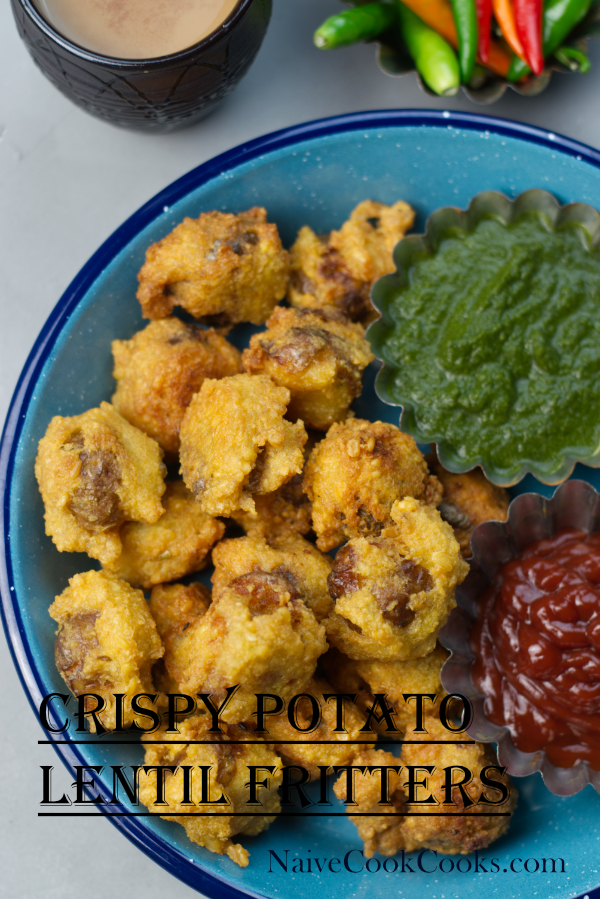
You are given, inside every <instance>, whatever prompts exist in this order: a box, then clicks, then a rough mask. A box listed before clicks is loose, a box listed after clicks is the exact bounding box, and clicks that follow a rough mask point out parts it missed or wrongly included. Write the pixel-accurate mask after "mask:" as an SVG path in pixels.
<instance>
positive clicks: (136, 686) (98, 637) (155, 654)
mask: <svg viewBox="0 0 600 899" xmlns="http://www.w3.org/2000/svg"><path fill="white" fill-rule="evenodd" d="M49 612H50V616H51V617H52V618H53V619H54V620H55V621H56V622H57V623H58V625H59V628H58V631H57V637H56V644H55V658H56V666H57V668H58V671H59V673H60V675H61V677H62V678H63V680H64V681H65V683H66V684H67V686H68V687H69V689H70V690H71V692H72V693H74V694H75V696H79V695H80V694H82V693H96V694H98V695H99V696H101V697H102V698H103V699H104V701H105V709H104V711H102V712H99V713H98V719H99V721H100V722H101V723H102V725H103V727H105V728H106V729H107V730H114V728H115V727H116V717H115V716H116V702H115V697H114V694H115V693H124V694H125V696H126V697H127V698H128V699H129V700H131V698H132V697H133V696H135V695H136V694H137V693H152V692H153V688H152V678H151V675H150V670H151V666H152V663H153V662H154V661H156V659H159V658H160V657H161V656H162V655H163V652H164V650H163V646H162V643H161V640H160V637H159V635H158V632H157V629H156V625H155V623H154V620H153V618H152V616H151V615H150V612H149V610H148V605H147V603H146V600H145V599H144V594H143V593H142V591H141V590H134V589H133V588H132V587H130V586H129V584H126V583H125V582H124V581H121V580H119V579H118V578H116V577H115V576H114V575H112V574H110V573H109V572H107V571H88V572H86V573H85V574H76V575H75V576H74V577H72V578H71V579H70V581H69V586H68V587H67V588H66V589H65V590H63V592H62V593H61V594H60V596H57V597H56V599H55V600H54V602H53V603H52V605H51V606H50V609H49ZM133 718H134V715H133V713H132V711H131V706H130V704H129V702H127V701H126V702H125V703H124V708H123V725H124V726H127V725H128V724H131V723H132V721H133ZM91 730H92V731H94V730H95V726H94V724H93V721H92V723H91Z"/></svg>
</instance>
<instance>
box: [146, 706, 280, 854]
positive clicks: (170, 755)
mask: <svg viewBox="0 0 600 899" xmlns="http://www.w3.org/2000/svg"><path fill="white" fill-rule="evenodd" d="M210 726H211V718H210V716H209V715H201V714H195V715H191V716H190V717H188V718H185V719H184V720H183V721H181V722H179V724H178V727H179V733H170V732H168V731H167V729H166V728H167V725H166V724H163V725H162V727H161V728H160V729H159V730H158V731H155V732H154V733H152V734H148V735H147V736H145V737H142V740H144V739H146V740H148V741H150V740H151V741H157V740H160V741H164V742H161V744H160V745H153V744H151V743H148V745H146V755H145V759H144V765H145V766H156V765H166V766H175V767H176V771H175V773H172V772H171V771H166V772H165V774H164V797H165V801H166V803H167V806H165V805H164V804H163V805H157V804H156V792H157V782H156V778H157V771H156V770H154V771H149V772H148V773H146V772H142V771H140V781H139V782H140V789H139V797H140V800H141V802H143V803H144V805H145V806H146V807H147V808H148V809H150V811H155V812H156V814H161V813H162V814H163V815H164V813H165V812H166V811H168V812H171V813H172V812H181V813H182V814H183V813H185V815H186V817H175V816H174V817H168V818H167V819H166V820H167V821H173V822H175V823H177V824H181V826H182V827H184V828H185V832H186V834H187V835H188V837H189V839H190V840H191V841H192V843H196V844H197V845H198V846H204V847H205V848H206V849H209V850H210V851H211V852H217V853H219V854H222V855H223V854H226V855H228V856H229V858H230V859H231V860H232V861H234V862H235V863H236V864H238V865H240V866H241V867H243V868H245V867H246V866H247V864H248V855H249V853H248V851H247V849H245V848H244V847H243V846H241V845H240V844H239V843H234V842H232V837H235V836H237V835H239V836H242V835H244V836H255V835H256V834H258V833H261V831H263V830H266V828H267V827H268V826H269V824H271V823H272V821H273V820H274V816H275V815H277V813H278V812H279V811H280V810H281V805H280V802H279V795H278V793H277V789H278V787H279V785H280V784H281V779H282V776H281V762H280V761H279V758H278V757H277V755H276V754H275V752H273V750H272V749H270V748H269V747H268V746H267V745H266V744H263V743H259V744H257V745H253V744H252V743H248V745H245V744H243V743H242V744H241V745H239V744H238V745H230V744H229V745H228V742H227V741H228V740H246V739H247V740H250V739H252V740H253V741H256V740H257V737H256V736H255V735H253V734H252V733H250V732H249V731H247V730H246V729H245V728H242V727H236V726H225V725H221V729H222V731H223V734H222V735H219V734H214V733H210V734H209V733H208V729H209V727H210ZM204 739H206V740H207V741H211V742H206V743H202V742H200V743H193V742H191V741H196V740H204ZM182 741H184V742H182ZM211 744H212V745H211ZM187 765H189V766H191V767H193V768H194V771H193V777H192V778H191V801H192V802H193V803H195V804H194V805H190V804H189V803H184V801H183V800H184V773H183V768H182V766H187ZM202 765H203V766H210V779H209V784H210V794H209V795H203V793H202V778H201V777H200V771H199V769H198V766H202ZM249 765H258V766H263V765H267V766H272V767H273V768H274V769H275V771H274V772H273V774H269V773H268V772H266V771H262V772H261V777H260V781H261V782H262V781H267V782H268V785H267V787H266V788H265V787H263V786H261V787H260V789H259V791H258V795H259V797H260V802H261V807H262V808H263V809H264V812H265V814H264V815H261V816H258V815H256V816H249V815H248V816H245V815H242V814H241V813H242V812H246V811H248V812H256V811H258V808H257V806H256V805H251V806H249V805H248V800H249V798H250V795H249V791H248V776H249V772H248V766H249ZM220 797H224V798H225V799H226V800H227V802H226V803H224V804H223V805H217V806H215V805H207V804H206V803H203V802H202V801H201V800H202V799H204V800H207V799H210V800H213V801H214V800H215V799H219V798H220ZM215 809H217V810H218V811H219V812H231V813H232V816H231V817H228V816H227V815H224V816H223V817H221V816H217V815H215V814H214V812H215ZM190 812H194V813H195V814H194V815H193V816H189V813H190ZM234 815H235V816H234ZM238 815H239V817H237V816H238Z"/></svg>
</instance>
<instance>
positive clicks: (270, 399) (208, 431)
mask: <svg viewBox="0 0 600 899" xmlns="http://www.w3.org/2000/svg"><path fill="white" fill-rule="evenodd" d="M289 401H290V392H289V390H287V389H286V388H285V387H279V386H278V385H277V384H275V383H274V381H272V380H271V378H269V376H268V375H248V374H244V375H233V376H232V377H230V378H221V380H219V381H211V380H206V381H204V383H203V384H202V387H201V389H200V391H199V392H198V393H196V394H195V395H194V397H193V399H192V402H191V403H190V405H189V406H188V408H187V411H186V413H185V415H184V417H183V422H182V423H181V431H180V434H181V452H180V459H181V474H182V475H183V480H184V481H185V483H186V484H187V486H188V487H189V489H190V490H191V491H192V493H193V494H194V496H195V497H196V499H197V500H198V502H199V503H200V506H201V508H202V509H203V510H204V511H205V512H207V513H208V514H209V515H231V513H232V512H235V511H237V510H238V509H242V510H244V511H246V512H254V509H255V506H254V499H253V495H254V494H256V493H258V494H264V493H271V492H272V491H273V490H277V488H278V487H281V485H282V484H285V483H286V481H289V480H290V478H292V477H293V476H294V475H295V474H298V473H299V472H301V471H302V468H303V467H304V453H303V452H302V448H303V446H304V444H305V443H306V440H307V434H306V431H305V430H304V425H303V424H302V422H301V421H298V422H296V423H295V424H292V423H291V422H290V421H287V420H286V419H285V418H284V415H285V413H286V410H287V407H288V404H289Z"/></svg>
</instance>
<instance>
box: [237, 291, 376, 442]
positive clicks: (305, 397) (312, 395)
mask: <svg viewBox="0 0 600 899" xmlns="http://www.w3.org/2000/svg"><path fill="white" fill-rule="evenodd" d="M374 358H375V357H374V356H373V353H372V352H371V347H370V346H369V343H368V341H367V340H365V336H364V331H363V329H362V328H361V326H360V325H357V324H352V323H351V322H347V321H346V320H345V319H343V318H341V316H335V313H330V314H327V313H325V312H321V311H320V310H315V311H311V310H310V309H284V308H283V307H281V306H277V307H276V308H275V309H274V310H273V314H272V315H271V317H270V318H269V320H268V322H267V331H265V332H264V333H262V334H255V335H254V336H253V337H251V338H250V346H249V348H248V349H246V350H244V353H243V356H242V359H243V363H244V368H245V369H246V371H247V372H250V373H252V374H256V373H258V372H264V373H265V374H268V375H270V376H271V378H272V379H273V380H274V381H275V383H276V384H280V385H281V386H282V387H287V389H288V390H289V391H290V404H289V407H288V417H290V418H291V419H292V420H293V421H295V420H296V419H299V418H300V419H302V421H303V422H304V424H305V425H306V427H309V428H317V429H318V430H321V431H326V430H327V428H329V426H330V425H332V424H333V422H334V421H343V420H344V419H345V418H346V417H347V415H348V409H349V408H350V403H351V402H352V400H354V399H355V398H356V397H357V396H359V394H360V392H361V390H362V372H363V370H364V369H365V368H366V367H367V365H368V364H369V363H370V362H372V361H373V359H374Z"/></svg>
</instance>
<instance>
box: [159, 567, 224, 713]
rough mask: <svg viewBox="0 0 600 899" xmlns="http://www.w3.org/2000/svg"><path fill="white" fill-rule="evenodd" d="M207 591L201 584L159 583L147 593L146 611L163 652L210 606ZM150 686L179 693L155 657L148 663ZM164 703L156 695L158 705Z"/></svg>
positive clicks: (167, 691) (171, 649)
mask: <svg viewBox="0 0 600 899" xmlns="http://www.w3.org/2000/svg"><path fill="white" fill-rule="evenodd" d="M210 601H211V597H210V590H208V589H207V588H206V587H205V586H204V584H198V583H195V584H190V585H189V586H187V587H186V586H184V585H183V584H159V585H158V586H156V587H154V588H153V590H152V593H151V595H150V603H149V606H150V614H151V615H152V617H153V619H154V621H155V623H156V629H157V630H158V633H159V634H160V638H161V640H162V642H163V645H164V647H165V652H168V653H172V652H173V650H174V648H175V646H176V645H177V643H178V641H179V640H180V638H181V635H182V634H183V633H184V632H185V631H186V630H187V629H188V627H189V626H190V624H191V623H192V622H193V621H195V620H196V619H198V618H201V617H202V616H203V615H205V614H206V612H207V611H208V607H209V606H210ZM152 680H153V681H154V686H155V688H156V689H157V690H160V692H161V693H181V690H180V688H179V684H178V683H177V682H176V681H175V680H174V679H173V678H172V677H171V675H170V674H169V673H168V671H167V669H166V668H165V662H164V659H159V660H158V662H156V663H155V664H154V665H153V666H152ZM165 702H166V700H165V698H164V697H160V696H159V700H158V705H159V706H162V705H164V704H165Z"/></svg>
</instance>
